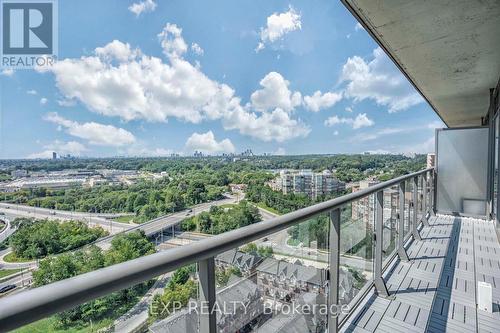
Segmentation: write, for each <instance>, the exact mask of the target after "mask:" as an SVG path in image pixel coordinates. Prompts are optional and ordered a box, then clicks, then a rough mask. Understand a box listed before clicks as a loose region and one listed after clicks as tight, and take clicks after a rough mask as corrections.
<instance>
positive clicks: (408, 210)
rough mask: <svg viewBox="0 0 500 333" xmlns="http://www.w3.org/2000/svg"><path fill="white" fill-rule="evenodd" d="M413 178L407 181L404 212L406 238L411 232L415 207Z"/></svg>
mask: <svg viewBox="0 0 500 333" xmlns="http://www.w3.org/2000/svg"><path fill="white" fill-rule="evenodd" d="M412 196H413V180H411V179H410V180H406V181H405V198H404V200H405V213H404V221H405V223H404V235H405V239H406V238H407V237H409V235H410V233H411V221H413V212H414V207H413V206H412Z"/></svg>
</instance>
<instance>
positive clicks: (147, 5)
mask: <svg viewBox="0 0 500 333" xmlns="http://www.w3.org/2000/svg"><path fill="white" fill-rule="evenodd" d="M156 6H157V4H156V2H154V0H144V1H140V2H135V3H133V4H132V5H130V7H128V10H129V11H131V12H132V13H134V14H135V16H139V15H141V14H142V13H150V12H154V11H155V9H156Z"/></svg>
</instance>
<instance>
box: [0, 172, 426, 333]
mask: <svg viewBox="0 0 500 333" xmlns="http://www.w3.org/2000/svg"><path fill="white" fill-rule="evenodd" d="M424 175H425V177H423V176H424ZM432 175H434V172H433V170H432V169H427V170H422V171H419V172H417V173H414V174H410V175H405V176H401V177H399V178H396V179H393V180H390V181H387V182H384V183H380V184H376V185H374V186H371V187H368V188H366V189H363V190H360V191H357V192H354V193H351V194H348V195H345V196H342V197H339V198H336V199H333V200H329V201H325V202H323V203H320V204H316V205H314V206H310V207H307V208H304V209H301V210H298V211H295V212H292V213H289V214H286V215H282V216H279V217H276V218H273V219H270V220H266V221H264V222H260V223H256V224H252V225H249V226H246V227H243V228H240V229H237V230H233V231H229V232H226V233H223V234H220V235H217V236H212V237H208V238H205V239H201V240H197V241H196V242H192V243H189V244H187V245H184V246H178V247H174V248H170V249H166V250H164V251H160V252H157V253H154V254H151V255H147V256H144V257H140V258H138V259H134V260H130V261H126V262H123V263H120V264H116V265H112V266H108V267H105V268H102V269H99V270H96V271H92V272H89V273H85V274H81V275H78V276H75V277H72V278H69V279H65V280H61V281H58V282H55V283H51V284H47V285H44V286H41V287H38V288H34V289H31V290H28V291H25V292H21V293H18V294H14V295H10V296H6V297H2V298H1V299H0V327H1V328H2V329H3V330H12V329H16V328H21V331H22V330H25V331H26V332H28V331H30V326H29V324H30V323H33V322H35V321H37V320H40V319H44V318H49V319H44V320H50V318H53V317H52V316H58V317H59V318H63V319H64V320H67V321H68V322H69V321H72V320H74V319H75V318H84V316H85V314H89V313H92V314H93V317H94V318H95V314H96V313H99V311H104V310H103V309H104V308H106V309H108V311H109V309H112V311H113V312H114V314H115V318H113V319H109V320H107V321H106V320H103V321H101V322H99V323H94V324H93V325H99V327H97V326H95V327H92V330H93V331H97V330H99V329H104V330H106V329H110V328H112V329H114V330H115V331H126V330H130V329H132V328H133V329H145V328H148V329H149V330H150V331H151V332H176V333H177V332H202V333H205V332H207V333H208V332H235V331H241V332H252V331H256V330H260V329H263V328H266V327H267V328H268V329H272V328H273V327H275V325H276V323H284V322H293V323H294V327H297V325H299V326H300V327H303V328H304V330H303V331H304V332H306V331H310V332H323V331H325V330H327V331H328V332H336V331H337V330H338V328H339V327H341V326H342V325H343V324H344V323H345V322H346V320H347V318H348V317H349V315H351V314H352V313H353V311H354V310H355V308H356V306H357V305H358V304H359V302H360V300H361V299H362V298H363V297H364V296H365V295H366V294H367V292H368V291H369V290H371V288H372V287H375V288H376V292H377V293H379V294H386V293H388V291H387V288H386V287H385V282H384V274H385V272H386V270H387V269H388V267H390V263H391V262H392V261H393V260H394V259H395V258H396V257H397V255H398V254H399V256H400V257H402V258H401V259H404V255H405V253H406V252H405V248H404V244H405V243H407V241H408V240H409V239H410V237H411V236H414V237H418V230H417V227H418V226H417V225H415V223H418V222H419V221H420V219H418V220H417V219H416V218H414V217H418V216H422V217H425V216H426V215H427V213H428V212H430V210H432V208H433V206H432V205H433V202H434V198H433V190H432V187H431V186H429V184H432V183H433V178H432V177H431V176H432ZM417 177H421V178H420V179H422V181H423V180H424V179H427V180H428V181H427V183H425V186H424V185H423V183H422V185H421V186H418V181H416V179H417ZM414 203H415V204H414ZM431 203H432V204H431ZM413 214H417V215H413ZM419 214H420V215H419ZM422 220H425V218H423V219H422ZM170 236H171V237H173V235H170ZM164 237H169V236H168V235H167V236H164ZM104 304H105V305H106V307H104V306H103V305H104ZM296 309H299V310H298V312H297V310H296ZM102 317H103V318H105V317H106V316H105V313H103V316H102ZM64 320H62V321H61V320H60V322H63V323H64ZM23 325H28V326H24V327H23Z"/></svg>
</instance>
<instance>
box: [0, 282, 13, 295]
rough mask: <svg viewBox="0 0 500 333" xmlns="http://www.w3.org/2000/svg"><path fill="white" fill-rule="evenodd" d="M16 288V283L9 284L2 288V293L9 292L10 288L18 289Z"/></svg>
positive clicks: (0, 291)
mask: <svg viewBox="0 0 500 333" xmlns="http://www.w3.org/2000/svg"><path fill="white" fill-rule="evenodd" d="M16 288H17V286H16V285H15V284H8V285H6V286H3V287H2V288H0V294H4V293H6V292H8V291H9V290H12V289H16Z"/></svg>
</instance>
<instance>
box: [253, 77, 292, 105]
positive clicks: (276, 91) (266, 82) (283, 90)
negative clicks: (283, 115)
mask: <svg viewBox="0 0 500 333" xmlns="http://www.w3.org/2000/svg"><path fill="white" fill-rule="evenodd" d="M289 84H290V82H288V81H287V80H285V79H284V78H283V76H281V74H280V73H277V72H270V73H268V74H267V75H266V76H265V77H264V78H263V79H262V80H261V81H260V85H261V86H262V87H263V89H260V90H257V91H255V92H253V93H252V96H251V97H250V99H251V101H252V106H253V107H254V108H255V109H256V110H258V111H267V110H273V109H275V108H280V109H282V110H284V111H287V112H290V111H292V110H293V109H294V108H295V107H296V106H299V105H300V104H302V95H301V94H300V92H298V91H296V92H293V93H292V92H291V91H290V89H288V86H289Z"/></svg>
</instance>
